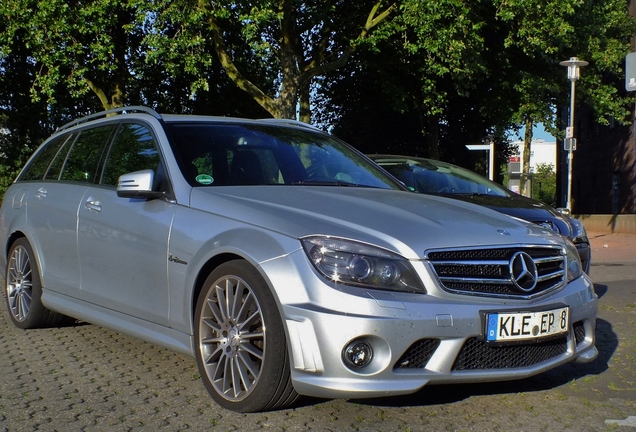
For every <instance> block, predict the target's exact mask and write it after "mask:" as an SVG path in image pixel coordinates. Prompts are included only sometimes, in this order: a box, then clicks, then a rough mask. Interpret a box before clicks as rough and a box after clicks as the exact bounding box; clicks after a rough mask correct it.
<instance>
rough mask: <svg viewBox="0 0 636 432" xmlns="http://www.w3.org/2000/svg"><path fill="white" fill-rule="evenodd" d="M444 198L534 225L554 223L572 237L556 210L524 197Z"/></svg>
mask: <svg viewBox="0 0 636 432" xmlns="http://www.w3.org/2000/svg"><path fill="white" fill-rule="evenodd" d="M444 196H446V197H448V198H453V199H457V200H461V201H464V202H469V203H473V204H478V205H481V206H484V207H488V208H490V209H493V210H496V211H498V212H500V213H505V214H507V215H510V216H514V217H517V218H519V219H523V220H527V221H529V222H533V223H543V222H551V223H554V224H555V225H556V226H557V228H558V229H559V232H560V233H561V234H564V235H570V232H571V229H570V226H569V224H568V223H567V221H566V220H565V218H564V217H563V216H562V215H560V214H559V213H558V212H557V211H556V210H555V209H554V208H552V207H550V206H549V205H547V204H544V203H542V202H540V201H535V200H533V199H530V198H526V197H524V196H522V195H511V196H508V197H503V196H494V195H484V194H481V195H479V194H452V195H444Z"/></svg>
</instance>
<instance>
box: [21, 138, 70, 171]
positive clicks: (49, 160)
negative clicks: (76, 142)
mask: <svg viewBox="0 0 636 432" xmlns="http://www.w3.org/2000/svg"><path fill="white" fill-rule="evenodd" d="M73 138H74V135H73V134H65V135H61V136H59V137H57V138H54V139H52V140H50V141H49V142H47V143H46V144H45V145H44V147H42V149H41V150H40V151H39V152H38V153H36V154H35V156H34V157H33V159H32V160H31V162H30V163H29V165H28V166H27V167H26V168H25V170H24V171H23V172H22V174H21V175H20V177H19V178H18V181H28V180H42V179H43V178H52V177H51V176H54V177H53V178H54V179H56V180H57V178H58V176H59V174H60V168H61V165H60V166H58V168H57V169H55V168H54V167H53V165H55V164H54V161H60V164H62V163H64V160H65V158H66V153H67V152H68V148H69V146H70V145H71V144H72V143H73Z"/></svg>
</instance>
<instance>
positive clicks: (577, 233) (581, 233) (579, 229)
mask: <svg viewBox="0 0 636 432" xmlns="http://www.w3.org/2000/svg"><path fill="white" fill-rule="evenodd" d="M570 226H571V227H572V233H571V237H572V241H573V242H574V243H581V242H585V243H587V242H589V240H588V239H587V231H586V230H585V227H584V226H583V222H581V221H580V220H578V219H574V218H570Z"/></svg>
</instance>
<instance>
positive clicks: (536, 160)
mask: <svg viewBox="0 0 636 432" xmlns="http://www.w3.org/2000/svg"><path fill="white" fill-rule="evenodd" d="M510 144H511V146H512V149H513V150H514V148H515V146H516V147H517V150H516V151H515V152H514V153H513V154H512V155H511V156H510V158H509V161H508V184H507V185H506V186H507V187H508V189H510V190H511V191H513V192H516V193H519V180H520V178H521V168H522V167H521V155H522V154H523V149H524V147H525V145H524V142H523V141H514V142H511V143H510ZM539 164H551V165H552V166H553V170H556V164H557V151H556V141H545V140H542V139H536V140H532V144H531V145H530V174H532V173H534V172H535V171H536V167H537V165H539ZM530 181H532V176H531V177H530ZM530 189H531V190H532V188H530Z"/></svg>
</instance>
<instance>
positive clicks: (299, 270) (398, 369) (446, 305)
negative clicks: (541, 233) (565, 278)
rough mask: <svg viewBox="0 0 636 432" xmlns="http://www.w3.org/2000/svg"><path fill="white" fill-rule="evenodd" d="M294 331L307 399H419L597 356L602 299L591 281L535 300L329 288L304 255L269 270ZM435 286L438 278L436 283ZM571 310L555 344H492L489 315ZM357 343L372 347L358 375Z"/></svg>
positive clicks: (297, 375) (297, 370) (295, 373)
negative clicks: (440, 387)
mask: <svg viewBox="0 0 636 432" xmlns="http://www.w3.org/2000/svg"><path fill="white" fill-rule="evenodd" d="M263 270H264V271H265V273H266V274H267V275H270V276H271V275H276V276H275V277H274V278H271V279H270V280H269V281H270V283H271V286H273V287H274V291H275V294H276V296H277V297H278V300H279V302H280V307H281V311H282V316H283V320H284V321H285V324H286V330H287V339H288V345H289V352H290V362H291V369H292V380H293V384H294V387H295V389H296V391H298V392H299V393H301V394H304V395H309V396H316V397H325V398H361V397H379V396H390V395H399V394H408V393H413V392H416V391H418V390H419V389H421V388H422V387H423V386H425V385H427V384H442V383H467V382H485V381H501V380H512V379H519V378H525V377H529V376H532V375H536V374H538V373H541V372H544V371H547V370H549V369H552V368H554V367H557V366H559V365H561V364H564V363H567V362H571V361H582V362H587V361H591V360H593V359H594V358H595V357H596V355H597V350H596V348H595V346H594V330H595V323H596V313H597V301H598V300H597V296H596V294H595V293H594V288H593V284H592V281H591V280H590V279H589V277H588V276H587V275H583V276H581V277H580V278H578V279H576V280H575V281H572V282H571V283H569V284H568V285H567V286H565V287H563V288H562V289H561V290H559V291H557V292H552V293H550V294H548V295H546V296H543V297H541V298H538V299H534V300H532V301H523V300H509V299H508V300H505V299H493V298H483V297H473V296H465V295H457V294H450V293H445V294H443V295H442V296H439V295H431V294H426V295H424V294H405V293H392V292H380V291H373V290H365V289H360V288H352V287H346V286H329V285H327V283H326V282H325V281H324V280H323V279H322V278H321V277H319V276H317V275H316V274H315V272H314V271H313V268H311V267H309V264H308V263H307V262H306V260H305V259H304V256H302V253H300V254H292V255H290V256H288V257H287V258H285V259H281V260H275V261H272V262H269V263H268V264H267V265H265V266H264V267H263ZM428 284H430V280H429V281H428ZM557 304H561V305H563V304H565V305H568V306H569V307H570V330H569V332H568V334H567V335H566V336H564V337H561V338H560V339H557V340H551V341H543V342H538V343H523V344H515V345H512V344H508V345H497V346H493V345H490V344H488V343H486V342H485V341H484V323H483V316H484V313H485V312H488V311H515V310H524V309H527V308H532V309H534V310H536V309H539V310H540V309H544V310H549V309H551V308H553V307H554V305H557ZM354 340H363V341H365V342H366V343H368V344H369V345H370V346H371V347H372V349H373V358H372V360H371V362H370V364H369V365H367V366H365V367H364V368H361V369H352V368H349V367H347V366H346V365H345V363H344V361H343V359H342V351H343V349H344V347H345V346H347V345H348V344H349V343H350V342H352V341H354Z"/></svg>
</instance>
